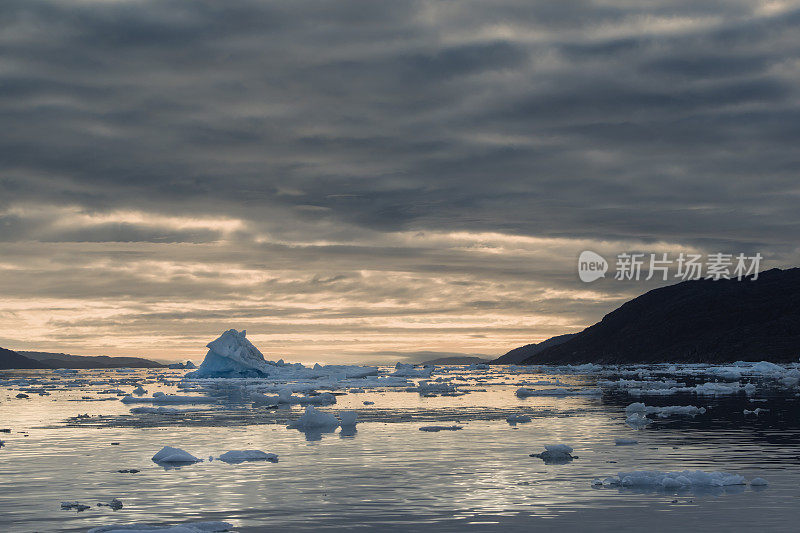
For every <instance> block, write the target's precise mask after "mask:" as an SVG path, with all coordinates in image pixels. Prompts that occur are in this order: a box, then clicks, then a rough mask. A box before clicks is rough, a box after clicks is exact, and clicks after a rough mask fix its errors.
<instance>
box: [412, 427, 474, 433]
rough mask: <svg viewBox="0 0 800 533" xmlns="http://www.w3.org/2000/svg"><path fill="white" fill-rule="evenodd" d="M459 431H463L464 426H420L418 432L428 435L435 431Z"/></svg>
mask: <svg viewBox="0 0 800 533" xmlns="http://www.w3.org/2000/svg"><path fill="white" fill-rule="evenodd" d="M459 429H464V426H422V427H421V428H419V430H420V431H427V432H429V433H435V432H437V431H458V430H459Z"/></svg>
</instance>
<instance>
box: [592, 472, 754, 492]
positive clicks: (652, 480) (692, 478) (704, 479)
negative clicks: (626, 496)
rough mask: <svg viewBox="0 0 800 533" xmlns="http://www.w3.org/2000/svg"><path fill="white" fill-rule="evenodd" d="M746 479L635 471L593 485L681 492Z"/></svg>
mask: <svg viewBox="0 0 800 533" xmlns="http://www.w3.org/2000/svg"><path fill="white" fill-rule="evenodd" d="M744 484H745V479H744V477H742V476H740V475H738V474H728V473H726V472H703V471H702V470H684V471H682V472H659V471H657V470H635V471H632V472H620V473H619V474H618V475H617V476H616V477H608V478H606V479H604V480H602V481H601V480H599V479H595V480H594V481H593V482H592V485H594V486H599V485H602V486H604V487H642V488H652V489H661V490H679V489H686V488H697V487H728V486H732V485H744Z"/></svg>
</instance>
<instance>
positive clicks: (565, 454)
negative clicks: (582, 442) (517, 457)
mask: <svg viewBox="0 0 800 533" xmlns="http://www.w3.org/2000/svg"><path fill="white" fill-rule="evenodd" d="M572 451H573V450H572V447H571V446H567V445H566V444H545V446H544V451H543V452H542V453H532V454H530V457H538V458H539V459H541V460H542V461H544V462H545V464H555V465H557V464H565V463H568V462H570V461H572V460H573V459H576V457H574V456H573V455H572Z"/></svg>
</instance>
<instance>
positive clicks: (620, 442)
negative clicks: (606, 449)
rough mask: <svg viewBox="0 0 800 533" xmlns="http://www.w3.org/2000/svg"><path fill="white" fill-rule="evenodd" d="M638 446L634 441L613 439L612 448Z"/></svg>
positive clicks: (637, 442)
mask: <svg viewBox="0 0 800 533" xmlns="http://www.w3.org/2000/svg"><path fill="white" fill-rule="evenodd" d="M635 444H639V441H638V440H636V439H614V446H633V445H635Z"/></svg>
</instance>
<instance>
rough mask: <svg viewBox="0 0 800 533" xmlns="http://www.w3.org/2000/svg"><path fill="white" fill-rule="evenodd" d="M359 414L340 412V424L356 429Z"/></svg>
mask: <svg viewBox="0 0 800 533" xmlns="http://www.w3.org/2000/svg"><path fill="white" fill-rule="evenodd" d="M357 419H358V413H356V412H355V411H339V420H340V422H339V424H340V425H341V426H342V427H355V425H356V421H357Z"/></svg>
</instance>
